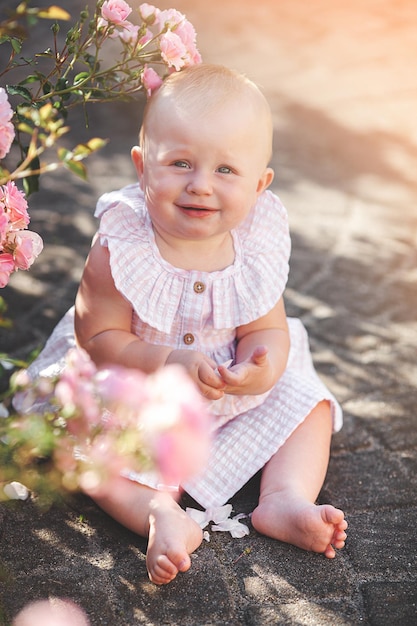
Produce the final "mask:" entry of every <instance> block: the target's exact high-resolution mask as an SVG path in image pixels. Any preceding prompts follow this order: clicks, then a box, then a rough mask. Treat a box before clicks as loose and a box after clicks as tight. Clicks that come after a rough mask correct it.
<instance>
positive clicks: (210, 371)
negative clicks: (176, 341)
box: [166, 350, 226, 400]
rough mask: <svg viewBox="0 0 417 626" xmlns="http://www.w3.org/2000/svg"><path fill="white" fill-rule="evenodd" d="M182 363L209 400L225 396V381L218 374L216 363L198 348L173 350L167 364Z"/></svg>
mask: <svg viewBox="0 0 417 626" xmlns="http://www.w3.org/2000/svg"><path fill="white" fill-rule="evenodd" d="M169 363H180V364H181V365H182V366H183V367H185V369H186V370H187V372H188V374H189V376H190V377H191V379H192V380H193V381H194V383H195V384H196V385H197V387H198V389H199V391H200V393H201V394H202V395H203V396H204V397H205V398H207V399H208V400H219V398H222V397H223V396H224V388H225V386H226V385H225V383H224V382H223V380H222V379H221V378H220V376H219V375H218V374H216V371H215V370H216V363H215V362H214V361H213V360H212V359H210V358H209V357H208V356H206V355H205V354H203V353H202V352H197V351H196V350H173V351H172V352H171V354H170V355H169V356H168V358H167V360H166V364H167V365H168V364H169Z"/></svg>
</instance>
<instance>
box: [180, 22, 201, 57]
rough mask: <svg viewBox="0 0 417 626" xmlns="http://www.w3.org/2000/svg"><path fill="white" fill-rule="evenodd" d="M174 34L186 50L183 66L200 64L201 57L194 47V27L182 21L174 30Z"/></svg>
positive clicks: (195, 46)
mask: <svg viewBox="0 0 417 626" xmlns="http://www.w3.org/2000/svg"><path fill="white" fill-rule="evenodd" d="M175 34H176V35H177V36H178V37H179V38H180V39H181V41H182V42H183V44H184V46H185V47H186V49H187V55H186V58H185V65H195V64H197V63H201V55H200V52H199V51H198V49H197V45H196V32H195V28H194V26H193V25H192V24H191V22H189V21H188V20H184V21H183V22H181V24H179V25H178V27H177V28H176V29H175Z"/></svg>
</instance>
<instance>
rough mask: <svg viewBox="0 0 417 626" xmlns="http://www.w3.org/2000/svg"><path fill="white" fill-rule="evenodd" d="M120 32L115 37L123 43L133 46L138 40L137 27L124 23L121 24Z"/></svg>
mask: <svg viewBox="0 0 417 626" xmlns="http://www.w3.org/2000/svg"><path fill="white" fill-rule="evenodd" d="M121 26H122V30H120V31H118V33H117V36H118V37H119V39H121V40H122V41H124V42H125V43H130V44H134V43H136V41H137V39H138V32H139V26H136V24H131V23H130V22H126V23H125V24H121Z"/></svg>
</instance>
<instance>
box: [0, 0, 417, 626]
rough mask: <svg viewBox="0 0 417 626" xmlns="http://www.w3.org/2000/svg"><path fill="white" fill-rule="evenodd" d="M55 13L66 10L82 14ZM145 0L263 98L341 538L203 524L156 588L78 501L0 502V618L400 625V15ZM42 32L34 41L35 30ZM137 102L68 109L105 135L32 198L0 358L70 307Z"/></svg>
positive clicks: (403, 563) (411, 339) (411, 239)
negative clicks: (38, 603) (319, 539)
mask: <svg viewBox="0 0 417 626" xmlns="http://www.w3.org/2000/svg"><path fill="white" fill-rule="evenodd" d="M16 4H17V2H16ZM49 4H50V2H49V0H38V1H37V3H36V5H37V6H44V5H49ZM57 4H59V5H61V6H63V7H64V8H67V9H68V10H69V11H70V12H71V13H73V14H74V15H75V13H76V11H78V10H79V9H81V8H83V7H84V2H83V1H82V0H61V1H60V2H58V3H57ZM156 4H157V5H158V7H159V8H161V9H164V8H170V7H171V6H175V7H176V8H177V9H178V10H180V11H182V12H184V13H186V15H187V17H189V19H190V20H191V21H192V22H193V24H194V25H195V27H196V30H197V32H198V37H199V44H200V49H201V51H202V53H203V57H204V59H205V60H206V61H208V62H220V63H225V64H226V65H230V66H232V67H236V68H237V69H241V70H242V71H243V72H245V73H246V74H248V75H249V76H250V77H252V78H254V79H255V81H257V82H259V83H260V84H261V86H262V87H263V89H264V91H265V94H266V95H267V97H268V99H269V101H270V102H271V107H272V113H273V119H274V125H275V136H274V142H275V143H274V154H273V158H272V162H271V163H272V165H273V167H274V168H275V169H276V178H275V180H274V184H273V190H274V191H276V192H278V193H279V195H280V197H281V198H282V200H283V202H284V204H285V205H286V206H287V208H288V211H289V219H290V224H291V230H292V242H293V247H292V256H291V272H290V279H289V284H288V289H287V292H286V299H287V309H288V313H289V314H290V315H295V316H299V317H300V318H301V319H302V320H303V322H304V323H305V325H306V327H307V329H308V331H309V335H310V343H311V348H312V352H313V357H314V361H315V363H316V366H317V369H318V371H319V373H320V375H321V376H322V377H323V379H324V380H325V382H326V383H327V384H328V385H329V387H330V388H331V389H332V391H333V392H334V393H335V395H336V396H337V397H338V398H339V400H340V401H341V403H342V405H343V409H344V413H345V424H344V428H343V430H342V431H341V432H340V433H338V434H336V435H335V437H334V438H333V442H332V456H331V462H330V466H329V471H328V473H327V477H326V482H325V485H324V487H323V490H322V492H321V493H320V495H319V501H320V502H332V503H333V504H335V505H336V506H340V507H341V508H343V509H344V510H345V512H346V515H347V519H348V522H349V536H348V541H347V544H346V548H345V549H344V550H343V551H341V552H340V553H339V554H338V555H337V557H336V558H335V559H334V560H332V561H329V560H327V559H325V558H324V557H323V556H320V555H316V554H310V553H306V552H303V551H301V550H299V549H298V548H295V547H293V546H288V545H286V544H283V543H280V542H274V541H272V540H270V539H268V538H265V537H262V536H261V535H259V534H258V533H256V532H255V531H254V530H253V528H250V534H249V536H247V537H244V538H243V539H241V540H234V539H232V538H231V537H230V536H229V534H227V533H217V534H216V533H212V536H211V541H210V543H204V544H203V545H202V546H201V547H200V548H199V549H198V550H197V551H196V552H195V553H194V554H193V556H192V568H191V570H190V571H189V572H187V573H186V574H184V575H182V576H179V577H178V578H177V579H176V580H175V581H174V582H173V583H172V584H170V585H168V586H166V587H156V586H155V585H152V584H151V583H150V582H149V580H148V577H147V573H146V566H145V554H146V540H144V539H141V538H140V537H137V536H136V535H134V534H133V533H131V532H129V531H127V530H126V529H124V528H122V527H121V526H120V525H119V524H117V523H116V522H114V521H113V520H111V519H110V518H109V517H108V516H106V515H105V514H104V513H103V512H101V511H100V510H99V509H98V507H96V506H95V504H93V503H92V502H91V501H90V500H89V499H88V498H86V497H84V496H76V497H74V498H72V499H70V500H69V501H67V502H66V503H65V504H62V505H61V506H57V505H54V506H52V507H50V508H49V509H40V508H38V507H37V506H35V504H34V501H33V500H31V501H29V502H25V503H22V502H13V503H8V504H7V505H6V504H1V505H0V626H10V622H11V620H12V618H13V616H14V615H15V614H16V613H17V611H18V610H19V609H20V608H21V607H22V606H23V605H24V604H26V603H27V602H29V601H30V600H33V599H37V598H46V597H50V596H53V595H58V596H64V597H70V598H72V599H73V600H74V601H75V602H77V603H79V604H80V605H81V606H82V607H83V608H84V610H85V611H86V612H87V614H88V616H89V618H90V621H91V626H135V625H136V624H138V625H139V624H140V625H142V624H143V625H147V626H161V625H163V624H167V625H168V624H169V625H170V626H172V625H174V626H176V625H177V624H178V626H180V625H181V626H240V625H242V626H245V625H246V626H249V625H252V626H264V625H265V624H277V625H283V626H287V625H290V626H292V625H294V626H296V625H297V626H301V625H303V626H304V625H305V626H310V625H314V626H327V625H329V626H330V625H331V626H357V625H358V624H366V625H369V626H391V625H395V626H396V625H397V624H398V625H399V626H409V625H410V626H414V625H415V624H417V612H416V602H417V598H416V589H417V580H416V577H417V574H416V572H417V563H416V561H417V551H416V547H415V546H416V542H415V537H414V528H415V519H416V514H417V497H416V493H417V485H416V482H417V467H416V465H417V458H416V449H417V428H416V426H417V422H416V419H417V418H416V415H417V412H416V410H415V407H416V405H417V388H416V380H417V361H416V358H415V354H416V348H417V318H416V309H417V270H416V267H417V245H416V244H417V214H416V211H415V206H416V203H417V185H416V182H415V172H416V166H417V127H416V125H415V123H414V121H412V120H415V110H416V102H417V81H416V73H415V68H414V66H413V64H412V63H410V59H412V58H416V54H417V40H416V38H415V28H414V25H415V23H416V20H417V5H416V3H415V2H414V0H403V2H400V3H399V2H397V0H369V1H368V2H367V3H363V2H360V1H359V0H352V1H351V2H349V3H346V2H343V1H342V0H320V1H319V2H318V3H315V4H314V6H313V5H312V3H311V2H309V1H308V0H282V1H280V2H275V1H274V0H263V2H260V3H257V4H254V3H249V2H242V1H241V0H230V2H228V3H225V2H221V1H220V0H211V1H210V2H209V3H203V2H191V1H190V0H178V1H177V2H176V3H175V2H171V0H169V1H168V0H160V1H158V2H156ZM1 11H2V9H1ZM42 27H43V30H41V31H40V34H39V33H38V35H36V34H35V35H34V38H33V40H32V42H33V46H34V47H36V46H39V45H43V44H44V35H45V33H46V30H48V32H49V28H50V25H49V24H46V22H45V23H43V24H41V28H42ZM2 84H3V83H2ZM142 110H143V101H142V102H139V103H133V104H132V105H126V104H111V105H107V107H105V108H104V109H103V108H99V109H94V115H92V116H91V117H90V129H89V131H85V129H84V128H83V120H82V117H83V113H82V112H80V113H76V112H75V113H74V116H75V117H74V116H73V117H72V118H71V119H72V120H73V121H72V122H71V125H72V131H73V137H74V139H76V140H77V141H82V140H84V138H86V137H87V136H92V135H96V136H106V137H108V138H109V139H110V142H109V144H108V146H106V148H105V149H104V150H102V151H100V152H99V153H98V154H97V155H95V156H94V157H92V159H91V160H90V164H89V165H88V170H89V174H90V176H89V181H88V182H83V181H79V180H77V179H75V178H74V177H73V176H72V175H70V174H69V173H68V172H66V171H64V170H60V171H58V172H55V173H54V174H53V175H51V176H49V175H48V176H45V177H44V179H43V180H42V189H41V191H40V192H39V193H38V194H36V195H34V196H31V198H30V212H31V228H33V230H35V231H37V232H40V233H41V234H42V237H43V238H44V241H45V250H44V252H43V253H42V255H41V256H40V257H39V260H38V261H37V262H36V263H35V264H34V266H33V268H32V269H31V271H30V272H18V273H17V274H16V275H14V276H13V279H12V280H11V282H10V285H9V286H8V287H7V289H5V290H3V292H2V296H4V297H5V299H6V301H7V303H8V305H9V313H10V316H11V317H13V321H14V328H13V329H12V330H7V331H6V330H5V329H0V350H1V351H8V352H11V353H12V354H13V355H14V356H18V357H21V358H26V357H27V355H28V354H29V352H30V351H32V350H33V349H36V348H37V347H40V346H41V345H42V344H43V342H44V341H45V340H46V338H47V337H48V336H49V334H50V332H51V330H52V328H53V327H54V326H55V324H56V323H57V322H58V320H59V319H60V318H61V317H62V315H63V314H64V313H65V311H66V310H67V309H68V308H69V307H70V306H71V305H72V303H73V301H74V296H75V293H76V289H77V285H78V281H79V277H80V275H81V271H82V267H83V264H84V260H85V258H86V255H87V253H88V250H89V246H90V241H91V237H92V235H93V234H94V231H95V228H96V221H95V219H94V217H93V211H94V206H95V202H96V199H97V197H98V196H99V195H100V194H101V193H103V192H105V191H110V190H112V189H114V188H116V187H118V186H122V185H124V184H127V183H129V182H132V181H133V180H134V179H135V178H134V177H135V175H134V169H133V166H132V165H131V162H130V157H129V151H130V148H131V146H132V144H133V143H135V142H136V137H134V136H132V129H133V128H135V127H139V123H140V118H141V114H142ZM4 384H5V381H3V382H1V383H0V386H1V385H3V386H4ZM259 480H260V476H259V474H258V475H257V476H256V477H255V478H254V479H253V480H252V481H250V483H249V484H248V485H247V486H245V487H244V488H243V489H242V490H241V491H240V492H239V493H238V494H236V496H235V497H234V498H233V500H232V504H233V506H234V510H235V511H236V512H239V513H240V512H244V513H250V512H251V511H252V510H253V508H254V507H255V506H256V502H257V498H258V494H259ZM183 504H184V506H186V505H187V504H190V505H191V506H192V502H191V500H190V499H187V498H185V499H184V500H183Z"/></svg>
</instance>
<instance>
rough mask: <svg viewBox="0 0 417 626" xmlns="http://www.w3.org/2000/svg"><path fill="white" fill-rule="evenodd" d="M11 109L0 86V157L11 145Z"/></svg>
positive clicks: (1, 157)
mask: <svg viewBox="0 0 417 626" xmlns="http://www.w3.org/2000/svg"><path fill="white" fill-rule="evenodd" d="M12 117H13V110H12V107H11V106H10V103H9V100H8V98H7V93H6V92H5V90H4V89H3V87H0V159H4V157H5V156H6V154H7V153H8V152H9V150H10V146H11V145H12V142H13V139H14V136H15V130H14V126H13V124H12V123H11V121H10V120H11V119H12Z"/></svg>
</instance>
